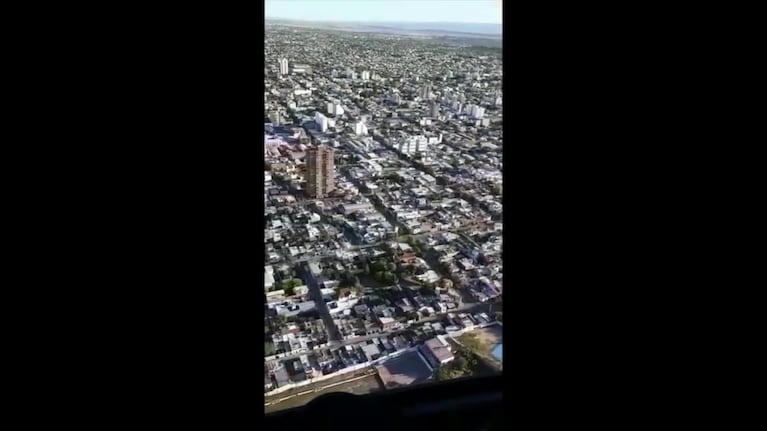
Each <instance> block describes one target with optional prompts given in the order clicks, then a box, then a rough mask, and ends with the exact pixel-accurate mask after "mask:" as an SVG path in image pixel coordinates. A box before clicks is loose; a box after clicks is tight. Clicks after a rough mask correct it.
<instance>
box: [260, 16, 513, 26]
mask: <svg viewBox="0 0 767 431" xmlns="http://www.w3.org/2000/svg"><path fill="white" fill-rule="evenodd" d="M268 19H283V20H286V21H304V22H353V23H369V22H375V23H391V24H396V23H412V24H493V25H500V26H503V23H501V22H477V21H370V20H344V19H334V20H327V19H301V18H284V17H278V16H271V17H264V20H268Z"/></svg>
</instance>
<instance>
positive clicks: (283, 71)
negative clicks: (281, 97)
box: [280, 58, 288, 75]
mask: <svg viewBox="0 0 767 431" xmlns="http://www.w3.org/2000/svg"><path fill="white" fill-rule="evenodd" d="M287 74H288V59H287V58H283V59H282V60H280V75H287Z"/></svg>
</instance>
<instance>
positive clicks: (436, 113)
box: [431, 100, 439, 118]
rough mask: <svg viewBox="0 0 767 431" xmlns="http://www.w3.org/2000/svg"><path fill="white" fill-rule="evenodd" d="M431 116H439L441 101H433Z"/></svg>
mask: <svg viewBox="0 0 767 431" xmlns="http://www.w3.org/2000/svg"><path fill="white" fill-rule="evenodd" d="M431 116H432V117H434V118H437V117H439V103H438V102H437V101H436V100H432V101H431Z"/></svg>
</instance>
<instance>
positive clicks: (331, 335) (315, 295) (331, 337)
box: [304, 265, 342, 345]
mask: <svg viewBox="0 0 767 431" xmlns="http://www.w3.org/2000/svg"><path fill="white" fill-rule="evenodd" d="M304 280H306V282H307V283H308V286H307V287H308V288H309V297H310V298H311V299H312V300H313V301H314V304H315V306H316V307H317V311H319V314H320V318H322V321H323V322H324V323H325V330H326V331H327V333H328V341H329V342H330V343H331V345H332V344H334V343H333V342H340V341H341V338H342V337H341V333H340V332H339V331H338V327H336V324H335V322H333V318H332V317H331V316H330V310H328V305H327V304H326V303H325V300H324V299H322V292H320V287H319V286H318V285H317V280H315V278H314V275H312V274H311V271H310V270H309V266H308V265H306V268H305V269H304Z"/></svg>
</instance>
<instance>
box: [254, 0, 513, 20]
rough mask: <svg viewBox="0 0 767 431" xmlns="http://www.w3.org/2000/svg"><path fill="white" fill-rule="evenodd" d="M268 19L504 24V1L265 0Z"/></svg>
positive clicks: (265, 13) (265, 14)
mask: <svg viewBox="0 0 767 431" xmlns="http://www.w3.org/2000/svg"><path fill="white" fill-rule="evenodd" d="M264 16H265V17H266V19H294V20H304V21H316V22H321V21H335V22H370V23H386V22H389V23H392V22H402V23H452V22H454V23H465V24H502V1H501V0H473V1H463V0H420V1H419V0H388V1H379V0H365V1H356V0H312V1H307V0H266V2H265V4H264Z"/></svg>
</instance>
